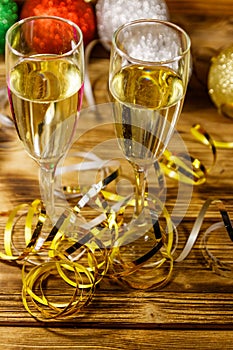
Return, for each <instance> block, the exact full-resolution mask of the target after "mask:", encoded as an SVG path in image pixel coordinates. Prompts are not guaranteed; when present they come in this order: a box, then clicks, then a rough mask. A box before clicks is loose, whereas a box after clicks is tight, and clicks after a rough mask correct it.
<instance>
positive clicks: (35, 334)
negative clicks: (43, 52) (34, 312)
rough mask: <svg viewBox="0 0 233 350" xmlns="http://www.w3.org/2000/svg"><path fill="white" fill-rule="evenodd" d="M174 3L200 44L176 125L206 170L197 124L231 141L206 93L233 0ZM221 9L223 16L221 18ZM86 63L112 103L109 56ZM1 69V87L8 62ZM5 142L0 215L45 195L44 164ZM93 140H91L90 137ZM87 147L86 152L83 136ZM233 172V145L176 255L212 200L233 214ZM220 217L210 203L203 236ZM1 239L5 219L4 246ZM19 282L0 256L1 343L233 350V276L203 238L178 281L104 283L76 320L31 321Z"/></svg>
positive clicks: (178, 268)
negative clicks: (129, 285)
mask: <svg viewBox="0 0 233 350" xmlns="http://www.w3.org/2000/svg"><path fill="white" fill-rule="evenodd" d="M184 3H185V4H186V5H184ZM168 5H169V8H170V10H171V12H172V19H173V20H174V21H176V22H177V23H180V24H182V25H183V26H184V27H185V28H186V29H187V31H188V32H189V34H190V36H191V39H192V43H193V62H194V73H193V76H192V78H191V81H190V85H189V89H188V93H187V98H186V101H185V106H184V110H183V112H182V115H181V117H180V121H179V124H178V130H179V132H180V134H181V135H182V138H183V139H184V140H185V143H186V145H187V147H188V149H189V151H190V153H191V154H192V155H194V156H195V157H198V158H200V159H201V160H202V161H203V163H204V164H206V165H207V166H208V165H210V164H211V159H212V158H211V152H210V150H209V149H208V148H206V147H205V146H203V145H201V144H200V143H199V142H198V141H197V140H195V139H194V138H193V136H192V135H191V134H190V128H191V126H192V125H193V124H194V123H200V124H201V125H202V126H203V127H205V128H206V130H207V131H208V132H209V133H210V135H211V136H212V137H213V138H215V139H216V140H221V141H232V135H233V125H232V121H231V120H227V119H225V118H223V117H222V116H220V115H219V114H218V112H217V110H216V108H215V107H214V106H213V104H212V103H211V101H210V99H209V97H208V93H207V91H206V74H207V71H208V65H209V58H210V56H211V55H212V54H213V53H214V52H216V50H218V49H219V48H221V47H224V46H226V45H228V44H229V37H230V36H231V35H232V22H231V19H230V18H229V17H227V16H231V15H232V11H233V10H232V1H230V0H228V1H223V2H219V1H212V2H210V1H208V6H207V1H206V2H203V1H191V0H190V1H186V2H184V1H172V0H170V1H168ZM211 5H212V6H211ZM191 8H192V9H191ZM195 9H196V10H195ZM179 10H180V11H179ZM194 12H195V16H193V14H194ZM207 15H208V16H207ZM218 15H219V16H221V17H220V18H216V16H218ZM222 15H226V16H224V17H223V16H222ZM89 69H90V78H91V82H92V85H93V89H94V92H95V98H96V102H97V103H98V104H100V103H105V102H108V94H107V75H108V58H102V59H101V58H98V59H96V58H93V59H91V62H90V65H89ZM0 73H1V85H2V86H3V85H4V60H3V59H2V61H1V65H0ZM85 107H86V102H85V101H84V108H85ZM80 123H81V121H80ZM0 132H1V130H0ZM92 137H95V135H92ZM102 137H103V138H104V137H105V135H104V133H103V135H102ZM5 138H6V137H5V136H2V134H1V144H2V145H6V143H5ZM7 138H8V139H9V140H10V141H13V143H12V144H11V143H7V145H8V146H9V147H10V148H9V149H4V150H2V149H1V150H0V163H1V172H0V191H1V197H0V211H5V210H10V209H12V208H14V207H15V206H16V205H17V204H19V203H29V202H31V201H32V200H33V199H35V198H37V197H39V196H40V192H39V186H38V170H37V166H36V165H35V164H34V162H33V161H32V160H31V159H30V158H29V157H28V156H27V155H26V154H25V152H24V150H23V148H22V147H21V146H20V145H19V143H18V141H16V140H17V137H16V135H15V131H14V130H12V131H11V132H10V135H8V136H7ZM96 138H97V136H96ZM94 141H96V140H94ZM94 141H93V142H94ZM98 141H101V132H100V133H98ZM88 142H92V140H91V139H90V138H89V139H88ZM82 147H83V149H85V147H86V145H85V141H83V144H82ZM232 172H233V165H232V150H218V151H217V163H216V165H215V167H214V168H213V169H212V170H211V172H210V173H209V175H208V178H207V181H206V183H205V184H203V185H200V186H196V187H194V188H193V193H192V198H191V201H190V203H188V208H187V213H186V215H185V217H184V219H183V221H182V222H181V224H180V225H179V227H178V232H179V246H178V252H180V251H181V250H182V247H183V246H184V244H185V242H186V240H187V238H188V236H189V233H190V231H191V229H192V227H193V224H194V220H195V218H196V217H197V215H198V213H199V211H200V208H201V206H202V204H203V203H204V202H205V200H206V199H207V198H209V197H213V198H218V199H222V200H223V201H224V203H225V205H226V207H227V210H228V212H229V215H230V216H231V217H233V202H232V198H233V182H232V181H233V180H232ZM167 183H168V198H167V203H166V204H167V206H168V208H170V207H172V205H173V204H174V201H175V193H176V188H177V183H176V182H174V181H172V180H168V181H167ZM218 221H220V215H219V213H218V211H217V210H216V208H214V207H211V208H210V210H208V212H207V214H206V217H205V220H204V223H203V225H202V228H201V233H203V232H204V230H205V229H206V228H208V227H209V226H210V225H211V224H213V223H215V222H218ZM220 233H221V235H220ZM2 235H3V225H2V224H1V232H0V240H1V242H2V240H3V236H2ZM215 236H216V240H215V242H214V244H213V247H214V249H215V252H216V254H217V255H218V256H219V257H220V258H221V259H222V260H223V261H228V262H229V263H230V264H232V249H233V245H232V243H231V242H230V240H228V237H227V236H226V235H224V231H222V232H219V233H216V234H215ZM215 236H214V237H215ZM21 287H22V281H21V271H20V269H19V268H17V267H16V266H14V265H13V264H11V263H4V262H0V349H6V350H8V349H9V350H18V349H20V350H21V349H45V350H49V349H81V350H84V349H103V350H104V349H111V350H114V349H130V350H136V349H143V350H144V349H166V348H168V349H211V350H213V349H222V350H223V349H227V350H228V349H233V332H232V329H233V276H232V278H225V277H222V276H219V275H217V274H215V273H214V272H213V271H211V270H209V269H208V268H207V266H206V265H205V263H204V260H203V257H202V254H201V251H200V238H199V239H198V241H197V242H196V244H195V246H194V248H193V249H192V251H191V253H190V255H189V256H188V257H187V258H186V259H185V260H184V261H183V262H181V263H176V264H175V267H174V271H173V275H172V279H171V281H170V283H169V284H168V285H167V286H166V287H164V288H163V289H159V290H157V291H153V292H142V291H126V290H123V289H121V288H119V287H116V286H115V285H112V286H111V285H110V286H109V285H108V286H105V285H100V287H99V288H98V290H97V293H96V295H95V297H94V299H93V301H92V303H91V304H90V305H89V306H88V307H87V309H86V310H85V312H83V313H82V314H80V317H77V318H76V319H75V320H73V321H70V322H69V323H68V322H64V323H60V324H57V323H55V322H51V323H49V324H43V323H40V322H38V321H36V320H34V319H33V318H32V317H31V316H30V315H29V314H28V313H27V311H25V309H24V307H23V305H22V299H21Z"/></svg>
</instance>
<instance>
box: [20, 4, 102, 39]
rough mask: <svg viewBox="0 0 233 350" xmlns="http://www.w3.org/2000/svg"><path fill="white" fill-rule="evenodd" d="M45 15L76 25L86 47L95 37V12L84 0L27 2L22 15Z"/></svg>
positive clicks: (23, 16)
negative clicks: (67, 20)
mask: <svg viewBox="0 0 233 350" xmlns="http://www.w3.org/2000/svg"><path fill="white" fill-rule="evenodd" d="M43 15H49V16H58V17H62V18H66V19H69V20H71V21H72V22H74V23H76V24H77V25H78V26H79V27H80V29H81V30H82V33H83V40H84V45H87V44H88V43H89V42H90V41H91V40H92V39H93V38H94V37H95V33H96V17H95V11H94V9H93V6H92V5H91V4H90V3H87V2H85V1H84V0H62V1H61V0H26V1H25V3H24V5H23V7H22V10H21V13H20V17H21V18H25V17H30V16H43ZM42 32H43V31H42Z"/></svg>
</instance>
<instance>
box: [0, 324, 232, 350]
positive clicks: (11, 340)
mask: <svg viewBox="0 0 233 350" xmlns="http://www.w3.org/2000/svg"><path fill="white" fill-rule="evenodd" d="M13 330H14V332H12V331H13ZM0 331H1V334H0V346H1V348H2V349H5V350H18V349H19V348H20V349H27V348H30V349H41V350H52V349H55V348H56V349H57V350H60V349H72V350H78V349H81V350H83V349H87V350H91V349H92V350H117V349H118V350H120V349H128V350H148V349H152V350H155V349H165V348H167V349H181V348H182V349H184V350H195V349H197V350H199V349H200V348H201V349H206V350H213V349H215V350H230V349H232V341H233V333H232V331H230V330H222V331H212V330H211V331H204V330H187V331H183V332H178V331H177V330H169V329H167V330H165V331H163V330H144V329H143V330H142V329H135V330H131V329H127V330H126V329H113V330H112V329H108V328H107V329H101V328H100V329H92V328H88V329H83V328H81V327H77V328H71V329H69V328H66V329H64V328H30V327H28V328H22V327H14V328H12V327H5V328H2V327H1V328H0ZM14 334H17V338H15V336H14ZM45 339H46V340H45ZM223 339H224V342H223Z"/></svg>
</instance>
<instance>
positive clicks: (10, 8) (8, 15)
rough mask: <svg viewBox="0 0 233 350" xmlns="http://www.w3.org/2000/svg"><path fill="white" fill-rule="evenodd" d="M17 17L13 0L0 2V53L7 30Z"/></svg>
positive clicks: (16, 9)
mask: <svg viewBox="0 0 233 350" xmlns="http://www.w3.org/2000/svg"><path fill="white" fill-rule="evenodd" d="M17 19H18V6H17V4H16V3H15V2H14V1H13V0H1V2H0V54H3V53H4V51H5V35H6V32H7V30H8V29H9V28H10V27H11V26H12V24H14V23H15V22H16V21H17Z"/></svg>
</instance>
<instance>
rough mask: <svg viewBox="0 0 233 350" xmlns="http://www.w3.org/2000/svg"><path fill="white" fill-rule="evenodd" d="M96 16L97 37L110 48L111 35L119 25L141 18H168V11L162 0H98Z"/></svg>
mask: <svg viewBox="0 0 233 350" xmlns="http://www.w3.org/2000/svg"><path fill="white" fill-rule="evenodd" d="M96 17H97V30H98V34H99V38H100V40H101V42H102V44H103V46H104V47H105V48H106V49H107V50H110V47H111V41H112V35H113V33H114V32H115V30H116V29H117V28H118V27H119V26H120V25H122V24H125V23H127V22H129V21H133V20H136V19H141V18H143V19H145V18H151V19H159V20H168V19H169V12H168V8H167V5H166V2H165V1H164V0H131V1H125V0H98V2H97V4H96Z"/></svg>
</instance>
